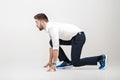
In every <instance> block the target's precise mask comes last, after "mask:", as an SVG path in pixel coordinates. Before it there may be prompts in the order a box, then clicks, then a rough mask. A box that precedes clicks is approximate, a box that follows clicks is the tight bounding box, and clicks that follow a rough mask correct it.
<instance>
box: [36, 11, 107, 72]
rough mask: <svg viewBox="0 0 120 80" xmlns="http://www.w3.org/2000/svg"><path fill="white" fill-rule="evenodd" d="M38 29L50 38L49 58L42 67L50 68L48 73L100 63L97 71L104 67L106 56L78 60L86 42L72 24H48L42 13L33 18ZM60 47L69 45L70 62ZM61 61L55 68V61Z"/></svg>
mask: <svg viewBox="0 0 120 80" xmlns="http://www.w3.org/2000/svg"><path fill="white" fill-rule="evenodd" d="M34 19H35V22H36V26H37V27H38V29H39V30H40V31H41V30H45V31H47V32H48V34H49V36H50V49H49V52H50V57H49V61H48V63H47V64H46V65H45V66H44V67H48V66H49V67H50V68H49V69H48V71H56V67H57V68H63V67H66V66H70V65H73V66H75V67H79V66H85V65H97V62H99V63H100V67H99V69H103V68H104V67H105V62H106V55H100V56H94V57H86V58H82V59H81V58H80V56H81V51H82V47H83V45H84V43H85V41H86V37H85V34H84V31H83V30H81V29H80V28H78V27H77V26H75V25H73V24H66V23H57V22H49V20H48V17H47V16H46V15H45V14H44V13H39V14H37V15H35V16H34ZM61 45H71V46H72V47H71V61H70V60H69V59H68V58H67V56H66V55H65V53H64V51H63V49H62V48H61V47H60V46H61ZM58 58H59V61H63V63H62V64H60V65H58V66H56V62H57V59H58Z"/></svg>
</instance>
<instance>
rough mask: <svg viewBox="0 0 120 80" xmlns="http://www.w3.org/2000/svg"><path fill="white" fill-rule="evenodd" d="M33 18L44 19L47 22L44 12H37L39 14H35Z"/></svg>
mask: <svg viewBox="0 0 120 80" xmlns="http://www.w3.org/2000/svg"><path fill="white" fill-rule="evenodd" d="M34 19H38V20H44V21H46V22H48V21H49V20H48V17H47V16H46V15H45V14H44V13H39V14H36V15H35V16H34Z"/></svg>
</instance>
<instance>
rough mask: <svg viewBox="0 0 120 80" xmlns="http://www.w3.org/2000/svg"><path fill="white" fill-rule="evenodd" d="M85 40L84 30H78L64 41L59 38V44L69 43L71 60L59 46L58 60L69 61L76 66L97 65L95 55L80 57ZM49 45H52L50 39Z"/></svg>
mask: <svg viewBox="0 0 120 80" xmlns="http://www.w3.org/2000/svg"><path fill="white" fill-rule="evenodd" d="M85 41H86V37H85V34H84V32H80V33H78V34H77V35H75V36H74V37H73V38H72V39H71V40H70V41H64V40H61V39H59V44H60V45H71V46H72V47H71V61H70V60H69V59H68V58H67V56H66V55H65V53H64V51H63V49H62V48H61V47H60V46H59V56H58V58H59V60H60V61H66V62H68V63H69V62H71V64H72V65H73V66H75V67H78V66H84V65H97V56H93V57H86V58H80V56H81V52H82V48H83V45H84V43H85ZM49 43H50V45H51V47H53V45H52V40H50V42H49Z"/></svg>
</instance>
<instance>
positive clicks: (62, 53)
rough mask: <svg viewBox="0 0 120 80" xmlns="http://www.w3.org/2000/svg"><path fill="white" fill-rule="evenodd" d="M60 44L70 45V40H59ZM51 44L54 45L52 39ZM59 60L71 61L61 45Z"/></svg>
mask: <svg viewBox="0 0 120 80" xmlns="http://www.w3.org/2000/svg"><path fill="white" fill-rule="evenodd" d="M59 42H60V45H69V44H70V42H69V41H63V40H59ZM49 43H50V46H51V47H53V45H52V40H50V41H49ZM58 58H59V61H64V62H67V63H70V60H69V59H68V57H67V56H66V55H65V52H64V51H63V49H62V48H61V47H59V56H58Z"/></svg>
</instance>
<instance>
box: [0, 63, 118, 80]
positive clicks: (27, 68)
mask: <svg viewBox="0 0 120 80" xmlns="http://www.w3.org/2000/svg"><path fill="white" fill-rule="evenodd" d="M97 67H98V66H86V67H79V68H69V69H58V70H57V71H56V72H46V70H47V69H45V68H43V67H42V66H38V64H34V65H32V64H31V65H28V64H25V63H24V64H17V65H16V64H10V65H8V64H7V65H2V66H0V80H120V76H119V67H115V66H114V67H107V68H106V69H105V70H99V69H97Z"/></svg>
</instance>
